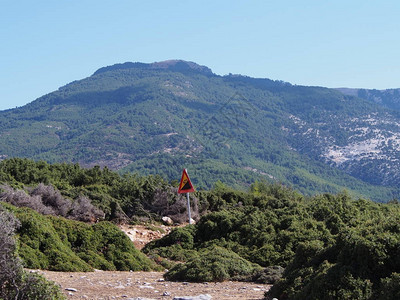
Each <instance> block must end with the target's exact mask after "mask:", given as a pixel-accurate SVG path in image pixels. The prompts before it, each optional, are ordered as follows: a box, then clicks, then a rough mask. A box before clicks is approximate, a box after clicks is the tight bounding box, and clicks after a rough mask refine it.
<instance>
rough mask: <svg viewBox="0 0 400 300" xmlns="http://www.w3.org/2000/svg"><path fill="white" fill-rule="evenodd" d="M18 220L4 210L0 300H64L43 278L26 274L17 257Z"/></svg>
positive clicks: (0, 241) (0, 215) (0, 220)
mask: <svg viewBox="0 0 400 300" xmlns="http://www.w3.org/2000/svg"><path fill="white" fill-rule="evenodd" d="M19 225H20V224H19V222H18V220H17V219H16V218H15V217H14V216H13V215H12V214H10V213H9V212H7V211H5V210H4V209H3V208H2V207H1V206H0V270H1V272H0V299H4V300H8V299H32V300H62V299H65V297H64V296H63V294H62V293H61V291H60V289H59V288H58V287H57V286H56V285H55V284H54V283H51V282H49V281H47V280H46V279H45V278H44V277H42V276H41V275H39V274H36V273H31V272H27V271H24V269H23V267H22V264H21V262H20V260H19V259H18V257H17V255H16V244H15V240H14V232H15V230H16V229H17V228H18V227H19Z"/></svg>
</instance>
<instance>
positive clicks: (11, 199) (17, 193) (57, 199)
mask: <svg viewBox="0 0 400 300" xmlns="http://www.w3.org/2000/svg"><path fill="white" fill-rule="evenodd" d="M1 188H2V189H3V190H4V191H3V192H2V193H1V194H0V201H4V202H7V203H10V204H12V205H15V206H18V207H29V208H32V209H34V210H36V211H37V212H39V213H41V214H44V215H53V216H62V217H66V218H69V219H73V220H78V221H83V222H95V221H97V220H99V219H102V218H104V212H102V211H101V210H100V209H99V208H97V207H95V206H93V205H92V203H91V201H90V199H88V198H87V197H84V196H79V197H78V198H77V199H76V200H75V201H71V200H68V199H66V198H64V197H63V196H62V195H61V193H60V192H59V191H57V190H55V189H54V187H52V186H46V185H44V184H42V183H41V184H39V185H38V186H37V187H36V188H34V189H32V190H31V192H30V193H29V194H28V193H26V192H25V191H23V190H15V189H13V188H12V187H10V186H7V185H3V186H1Z"/></svg>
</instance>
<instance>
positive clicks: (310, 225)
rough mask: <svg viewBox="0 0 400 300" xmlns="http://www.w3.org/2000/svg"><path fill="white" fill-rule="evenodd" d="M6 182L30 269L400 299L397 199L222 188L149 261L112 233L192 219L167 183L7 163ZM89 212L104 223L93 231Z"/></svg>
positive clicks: (198, 198) (204, 195) (205, 196)
mask: <svg viewBox="0 0 400 300" xmlns="http://www.w3.org/2000/svg"><path fill="white" fill-rule="evenodd" d="M0 178H1V179H2V182H3V188H2V189H3V192H2V193H1V194H0V199H1V200H3V201H6V202H8V203H3V204H2V205H3V206H4V207H6V208H7V210H9V211H11V212H13V213H14V214H15V216H16V217H17V218H18V220H19V223H20V224H21V226H20V227H19V228H18V229H17V231H16V234H17V238H18V247H17V252H18V255H20V257H21V258H22V261H23V264H24V266H27V267H31V268H47V269H51V270H65V271H78V270H80V271H87V270H91V269H93V268H98V269H104V270H154V269H164V268H168V269H169V272H168V273H166V275H165V276H166V278H167V279H170V280H186V281H189V280H190V281H210V280H211V281H222V280H245V281H256V282H274V286H273V288H272V289H271V290H270V291H269V292H268V294H267V295H266V297H269V298H272V297H276V298H278V299H305V298H307V299H338V298H343V299H373V298H374V297H375V298H376V297H379V296H380V297H383V298H387V299H395V297H396V296H397V295H398V294H399V287H400V283H399V278H400V276H399V274H400V260H399V259H398V257H399V254H400V253H399V249H400V226H399V224H400V205H399V203H398V201H397V200H396V199H393V200H392V201H390V202H388V203H386V204H383V203H376V202H372V201H369V200H364V199H362V198H358V199H357V198H353V197H352V196H351V195H350V194H349V193H347V192H346V191H343V192H341V193H338V194H336V195H333V194H320V195H317V196H313V197H309V196H304V195H302V194H301V193H299V192H297V191H295V190H292V189H290V188H287V187H284V186H283V185H278V184H269V183H268V182H266V181H256V182H254V183H253V184H252V185H251V186H250V188H249V191H247V192H245V191H242V190H235V189H233V188H230V187H228V186H227V185H225V184H223V183H222V182H220V181H218V182H216V184H215V186H214V188H213V189H211V190H209V191H198V192H196V193H193V194H192V195H191V202H192V205H193V208H194V209H193V211H194V216H195V217H196V219H197V220H198V221H197V223H196V225H188V226H186V227H177V228H175V229H174V230H172V231H171V232H170V234H168V235H166V236H164V237H163V238H161V239H159V240H156V241H153V242H151V243H149V244H147V245H146V247H145V248H144V249H143V252H144V253H146V254H147V255H148V257H150V259H152V260H150V259H149V258H147V257H146V256H145V255H144V254H143V253H141V252H139V251H138V250H136V249H135V248H134V247H133V245H132V243H131V242H130V240H129V239H128V237H126V236H125V235H124V234H123V233H122V232H121V231H119V229H118V228H117V227H116V226H115V225H113V224H112V223H111V222H122V221H123V222H143V221H147V222H149V223H151V222H154V221H160V219H161V217H162V216H170V217H172V218H176V220H179V219H181V220H184V219H185V218H184V217H183V216H185V217H186V208H185V205H184V203H185V198H184V197H181V196H179V195H178V194H177V193H176V188H175V187H174V186H171V185H170V184H168V183H166V182H165V181H164V180H163V179H162V178H161V177H159V176H151V175H150V176H145V177H140V176H138V175H119V174H118V173H115V172H112V171H110V170H109V169H107V168H103V169H101V168H99V167H94V168H90V169H83V168H81V167H80V166H79V165H76V164H75V165H72V164H48V163H45V162H34V161H31V160H27V159H10V160H4V161H2V162H0ZM41 182H44V183H45V184H44V183H41ZM81 199H86V200H84V201H83V200H81ZM11 204H12V205H11ZM26 206H29V207H30V208H27V207H26ZM56 207H58V209H56ZM83 208H87V211H88V212H89V214H90V216H100V217H99V218H98V219H96V222H93V220H92V218H91V217H87V216H85V215H84V214H82V213H81V210H82V209H83ZM32 209H35V210H36V211H40V212H41V213H40V214H39V213H37V212H35V211H34V210H32ZM99 211H101V212H103V214H98V213H99ZM81 218H82V219H84V220H86V223H83V222H80V221H77V219H81ZM148 226H150V227H151V226H152V225H151V224H150V225H148ZM155 262H156V263H158V264H159V265H156V263H155ZM283 268H284V271H283ZM391 295H392V296H391Z"/></svg>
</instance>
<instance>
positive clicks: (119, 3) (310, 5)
mask: <svg viewBox="0 0 400 300" xmlns="http://www.w3.org/2000/svg"><path fill="white" fill-rule="evenodd" d="M399 16H400V1H398V0H392V1H389V0H380V1H377V0H302V1H301V0H297V1H295V0H274V1H268V0H260V1H252V0H248V1H245V0H243V1H235V0H230V1H225V0H213V1H200V0H197V1H184V0H182V1H176V0H169V1H166V0H160V1H152V0H147V1H144V0H141V1H136V0H93V1H92V0H35V1H32V0H0V110H4V109H8V108H14V107H16V106H22V105H24V104H26V103H29V102H32V101H33V100H35V99H36V98H38V97H40V96H42V95H45V94H47V93H50V92H52V91H54V90H57V89H58V88H59V87H60V86H63V85H65V84H67V83H69V82H71V81H74V80H79V79H83V78H85V77H88V76H90V75H91V74H93V73H94V72H95V71H96V70H97V69H99V68H100V67H104V66H107V65H112V64H115V63H123V62H127V61H132V62H136V61H139V62H146V63H150V62H155V61H162V60H167V59H184V60H189V61H194V62H196V63H198V64H201V65H206V66H208V67H209V68H211V69H212V70H213V72H214V73H216V74H219V75H225V74H228V73H234V74H242V75H248V76H251V77H259V78H270V79H274V80H275V79H278V80H284V81H287V82H290V83H292V84H299V85H319V86H326V87H357V88H376V89H385V88H400V81H399V78H400V38H399V37H400V17H399Z"/></svg>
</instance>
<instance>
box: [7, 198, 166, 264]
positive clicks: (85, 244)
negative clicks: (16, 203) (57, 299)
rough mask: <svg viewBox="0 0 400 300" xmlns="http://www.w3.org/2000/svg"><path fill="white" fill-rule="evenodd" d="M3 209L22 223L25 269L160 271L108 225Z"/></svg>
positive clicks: (20, 240)
mask: <svg viewBox="0 0 400 300" xmlns="http://www.w3.org/2000/svg"><path fill="white" fill-rule="evenodd" d="M3 205H5V204H3ZM6 208H7V209H9V210H10V211H12V212H13V213H14V214H15V215H16V217H17V218H18V220H19V222H20V223H21V227H20V228H19V229H18V230H17V236H18V243H19V244H18V245H19V247H18V254H19V256H20V257H21V259H22V261H23V264H24V266H25V267H27V268H32V269H47V270H54V271H67V272H78V271H80V272H82V271H83V272H84V271H93V269H101V270H119V271H129V270H133V271H150V270H158V269H160V268H159V267H157V265H155V263H154V262H152V261H151V260H149V259H148V258H147V257H146V256H145V255H144V254H142V253H141V252H140V251H139V250H137V249H136V248H135V247H134V246H133V244H132V242H131V241H130V239H129V238H128V237H127V236H126V235H125V234H124V233H123V232H122V231H121V230H119V229H118V228H117V227H116V226H115V225H113V224H112V223H110V222H99V223H96V224H93V225H90V224H86V223H82V222H78V221H73V220H66V219H64V218H60V217H54V216H43V215H41V214H38V213H36V212H35V211H33V210H31V209H29V208H15V207H13V206H10V205H6Z"/></svg>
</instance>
